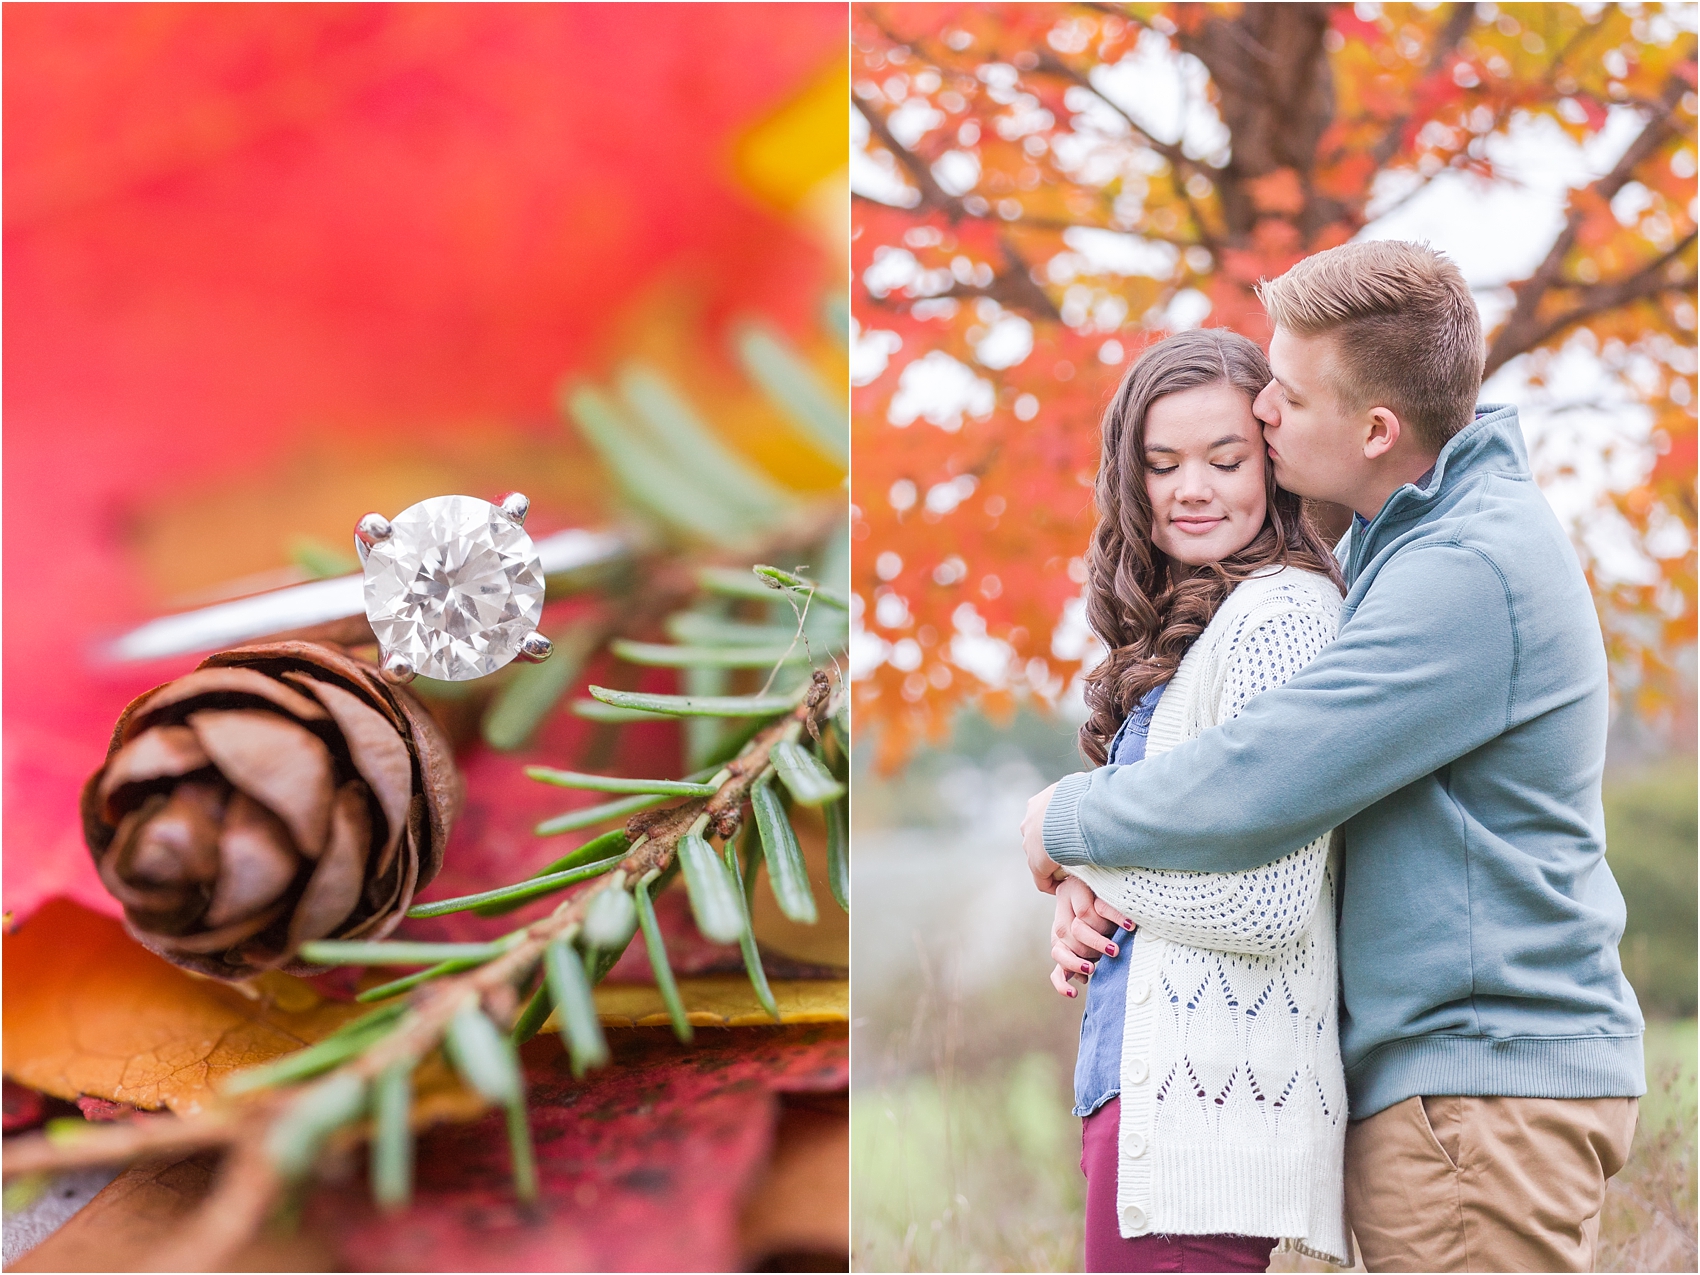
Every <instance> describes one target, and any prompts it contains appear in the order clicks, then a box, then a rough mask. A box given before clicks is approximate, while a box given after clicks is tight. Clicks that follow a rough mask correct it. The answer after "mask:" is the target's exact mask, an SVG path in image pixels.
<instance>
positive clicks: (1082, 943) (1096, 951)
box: [1051, 876, 1133, 1000]
mask: <svg viewBox="0 0 1700 1275" xmlns="http://www.w3.org/2000/svg"><path fill="white" fill-rule="evenodd" d="M1055 892H1056V896H1057V908H1056V915H1055V917H1054V918H1053V920H1052V923H1051V959H1052V960H1054V961H1055V962H1056V963H1057V964H1056V968H1055V969H1053V970H1052V971H1051V986H1052V987H1054V988H1056V989H1057V993H1058V995H1061V996H1067V997H1069V998H1070V999H1071V1000H1072V999H1073V998H1074V996H1075V995H1076V994H1077V993H1076V992H1075V990H1074V988H1073V987H1072V986H1070V984H1071V983H1076V982H1080V983H1084V982H1085V981H1086V980H1087V979H1089V978H1091V977H1092V966H1093V963H1094V962H1095V961H1097V959H1098V958H1099V957H1100V956H1115V955H1116V954H1117V953H1119V952H1120V951H1121V948H1120V947H1119V946H1118V945H1117V944H1116V943H1115V942H1114V941H1113V940H1112V939H1110V937H1109V935H1111V934H1113V933H1114V932H1115V929H1116V927H1117V926H1118V925H1120V926H1121V927H1122V928H1124V929H1127V930H1132V929H1133V922H1131V921H1129V920H1128V919H1127V918H1125V917H1123V916H1122V915H1121V914H1120V913H1118V912H1116V911H1115V910H1114V909H1113V908H1109V907H1106V906H1105V905H1104V904H1103V903H1101V902H1100V901H1099V899H1098V897H1097V896H1096V895H1095V894H1093V893H1092V891H1091V889H1090V888H1089V887H1088V886H1087V884H1086V883H1085V882H1084V881H1082V880H1080V878H1078V877H1071V876H1064V877H1063V879H1062V880H1061V881H1060V882H1058V883H1057V884H1056V887H1055Z"/></svg>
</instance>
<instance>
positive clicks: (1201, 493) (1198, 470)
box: [1175, 465, 1215, 505]
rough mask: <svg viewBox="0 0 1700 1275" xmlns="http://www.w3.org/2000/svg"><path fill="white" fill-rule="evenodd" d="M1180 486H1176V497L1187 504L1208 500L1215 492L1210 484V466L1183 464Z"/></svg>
mask: <svg viewBox="0 0 1700 1275" xmlns="http://www.w3.org/2000/svg"><path fill="white" fill-rule="evenodd" d="M1180 478H1181V481H1180V486H1178V487H1176V488H1175V499H1176V500H1180V501H1185V502H1186V503H1187V504H1189V505H1190V504H1198V503H1199V502H1200V501H1207V500H1209V499H1210V498H1211V496H1213V495H1214V494H1215V492H1214V491H1213V489H1212V488H1211V485H1210V467H1209V466H1208V465H1182V466H1181V473H1180Z"/></svg>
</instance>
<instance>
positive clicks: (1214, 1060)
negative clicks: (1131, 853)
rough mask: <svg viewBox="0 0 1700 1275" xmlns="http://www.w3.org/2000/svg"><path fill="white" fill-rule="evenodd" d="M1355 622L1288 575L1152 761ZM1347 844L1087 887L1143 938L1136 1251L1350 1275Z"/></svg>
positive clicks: (1325, 586) (1205, 669)
mask: <svg viewBox="0 0 1700 1275" xmlns="http://www.w3.org/2000/svg"><path fill="white" fill-rule="evenodd" d="M1339 620H1340V593H1339V591H1338V590H1337V589H1336V588H1335V587H1334V585H1333V584H1332V583H1330V582H1329V580H1328V579H1327V578H1326V577H1324V576H1320V575H1316V574H1314V573H1312V572H1308V571H1301V570H1298V569H1297V568H1293V567H1286V568H1281V569H1279V570H1277V571H1273V572H1270V573H1269V574H1266V575H1262V576H1258V577H1256V578H1253V579H1251V580H1247V581H1245V582H1244V583H1242V584H1240V585H1239V586H1238V587H1237V588H1236V589H1235V590H1234V591H1233V592H1232V593H1230V594H1229V595H1228V597H1227V598H1226V599H1225V600H1224V601H1223V603H1222V606H1221V607H1220V609H1219V610H1218V611H1217V612H1216V616H1215V618H1214V619H1213V620H1211V622H1210V624H1209V626H1208V627H1206V629H1205V630H1204V632H1203V633H1201V634H1200V635H1199V636H1198V638H1197V640H1196V641H1194V643H1193V644H1192V648H1191V649H1190V650H1189V651H1188V652H1187V654H1186V657H1185V658H1184V659H1183V660H1182V661H1181V663H1180V667H1179V668H1178V669H1176V671H1175V676H1174V678H1173V680H1171V681H1170V683H1169V685H1168V688H1167V689H1166V690H1165V691H1164V692H1163V697H1162V699H1161V700H1159V701H1158V704H1157V711H1156V713H1155V714H1154V715H1153V716H1152V719H1151V733H1150V737H1149V742H1148V743H1147V745H1146V756H1148V757H1150V756H1155V755H1156V754H1158V753H1162V752H1166V751H1167V750H1169V749H1171V748H1173V747H1175V746H1176V745H1177V744H1180V743H1183V742H1185V741H1186V740H1189V739H1192V738H1194V737H1196V736H1197V735H1198V734H1199V733H1200V732H1202V731H1205V730H1208V729H1209V728H1210V727H1212V726H1214V725H1216V724H1217V723H1218V722H1223V721H1226V720H1228V719H1229V718H1231V717H1235V716H1237V715H1238V714H1239V713H1240V712H1241V711H1242V710H1243V709H1244V708H1245V705H1246V703H1247V702H1248V701H1249V700H1251V699H1252V697H1253V696H1255V695H1258V694H1260V693H1261V692H1263V691H1266V690H1268V689H1269V688H1270V687H1272V686H1279V685H1280V684H1281V683H1283V682H1285V681H1286V680H1287V679H1288V678H1290V677H1291V676H1293V674H1294V673H1296V672H1298V670H1299V669H1301V668H1303V667H1304V666H1305V665H1306V664H1308V663H1309V662H1310V661H1311V660H1312V659H1313V658H1314V657H1315V656H1316V654H1317V653H1318V652H1319V651H1321V650H1322V648H1323V647H1324V646H1326V645H1327V644H1328V643H1329V642H1330V641H1331V640H1332V639H1333V637H1334V635H1335V632H1336V631H1337V629H1338V627H1339ZM1223 799H1224V800H1232V799H1233V795H1232V794H1231V793H1224V794H1223ZM1336 841H1337V838H1336V836H1335V834H1333V833H1328V834H1325V835H1323V836H1321V837H1318V838H1317V839H1316V840H1315V841H1313V842H1311V843H1310V844H1309V845H1307V846H1305V847H1303V848H1302V849H1299V850H1295V851H1294V852H1293V853H1291V854H1288V855H1285V856H1283V857H1282V858H1279V859H1276V860H1275V861H1274V862H1272V863H1268V864H1265V865H1263V866H1262V867H1260V868H1255V869H1252V870H1251V871H1249V872H1176V871H1166V870H1159V869H1149V868H1134V869H1130V870H1120V869H1110V868H1098V867H1078V868H1071V869H1070V871H1071V872H1073V873H1074V875H1076V876H1078V877H1079V878H1080V879H1081V880H1083V881H1085V882H1086V884H1087V885H1089V886H1090V887H1091V888H1092V890H1093V891H1094V892H1095V893H1096V894H1097V895H1098V897H1099V898H1101V899H1103V900H1104V901H1105V902H1106V903H1109V904H1111V905H1112V906H1114V907H1117V908H1119V909H1120V910H1121V911H1122V912H1124V913H1125V914H1126V915H1127V916H1129V917H1130V918H1131V919H1132V920H1133V921H1135V922H1136V923H1137V925H1138V927H1139V928H1138V930H1137V931H1136V932H1135V933H1134V935H1133V938H1132V941H1131V950H1130V952H1129V954H1128V961H1129V965H1128V974H1127V1018H1126V1022H1125V1025H1124V1027H1123V1036H1122V1061H1121V1084H1122V1088H1121V1130H1120V1154H1119V1157H1118V1164H1117V1180H1116V1211H1117V1215H1118V1217H1119V1218H1120V1221H1121V1233H1122V1234H1123V1235H1124V1236H1128V1237H1132V1236H1136V1235H1145V1234H1168V1235H1221V1234H1229V1235H1268V1236H1273V1237H1275V1238H1277V1239H1279V1240H1280V1241H1281V1248H1283V1249H1289V1250H1291V1249H1297V1250H1298V1251H1300V1252H1302V1253H1305V1254H1307V1255H1309V1256H1312V1257H1316V1258H1320V1259H1322V1260H1324V1261H1330V1262H1334V1263H1336V1264H1338V1265H1341V1266H1349V1265H1351V1263H1352V1252H1351V1247H1350V1241H1349V1239H1348V1231H1347V1227H1346V1218H1345V1201H1344V1189H1343V1187H1344V1184H1343V1180H1342V1165H1343V1159H1344V1153H1345V1136H1346V1083H1345V1074H1344V1072H1343V1070H1342V1068H1341V1063H1340V1043H1339V1032H1338V1014H1337V1004H1338V991H1337V981H1338V980H1337V977H1336V972H1337V964H1336V956H1335V943H1334V879H1335V874H1336V872H1337V870H1338V868H1337V854H1338V851H1337V847H1336Z"/></svg>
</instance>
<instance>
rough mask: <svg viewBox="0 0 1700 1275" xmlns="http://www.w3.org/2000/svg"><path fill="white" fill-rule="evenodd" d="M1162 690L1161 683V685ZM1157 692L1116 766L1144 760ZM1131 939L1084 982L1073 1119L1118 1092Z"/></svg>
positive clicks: (1144, 703)
mask: <svg viewBox="0 0 1700 1275" xmlns="http://www.w3.org/2000/svg"><path fill="white" fill-rule="evenodd" d="M1165 685H1167V683H1165ZM1162 698H1163V687H1162V686H1153V687H1152V688H1151V689H1150V690H1148V691H1146V692H1145V694H1144V696H1142V697H1141V699H1140V701H1139V703H1137V704H1135V705H1134V706H1133V711H1132V712H1131V713H1129V714H1128V715H1127V720H1126V721H1124V722H1122V725H1121V729H1120V730H1118V731H1117V732H1116V737H1115V738H1114V739H1112V740H1111V741H1110V749H1109V758H1108V760H1109V761H1110V763H1111V764H1113V765H1116V766H1131V765H1132V764H1133V763H1134V762H1136V761H1144V760H1145V741H1146V739H1147V738H1148V737H1149V736H1150V734H1151V715H1152V714H1153V713H1155V712H1156V711H1157V701H1158V700H1160V699H1162ZM1131 942H1132V936H1131V935H1129V934H1127V933H1126V932H1125V931H1121V930H1118V931H1117V932H1116V945H1117V949H1118V955H1116V956H1113V957H1112V956H1100V957H1099V958H1098V964H1097V967H1096V968H1095V969H1094V970H1093V971H1092V977H1091V978H1090V979H1088V980H1087V982H1086V1016H1085V1017H1084V1018H1082V1019H1081V1020H1080V1052H1079V1053H1078V1054H1076V1055H1075V1060H1074V1114H1075V1115H1077V1116H1089V1115H1091V1114H1092V1113H1093V1112H1094V1111H1096V1110H1098V1108H1099V1107H1102V1106H1103V1105H1104V1104H1105V1103H1106V1102H1108V1101H1109V1100H1110V1099H1111V1098H1114V1097H1115V1096H1116V1095H1117V1094H1119V1093H1121V1091H1122V1022H1123V1020H1125V1019H1126V1017H1127V962H1128V954H1127V953H1128V948H1129V946H1130V944H1131Z"/></svg>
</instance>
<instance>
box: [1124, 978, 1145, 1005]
mask: <svg viewBox="0 0 1700 1275" xmlns="http://www.w3.org/2000/svg"><path fill="white" fill-rule="evenodd" d="M1127 994H1128V999H1129V1000H1131V1001H1132V1002H1133V1003H1134V1004H1135V1005H1143V1004H1145V1001H1146V998H1147V997H1149V996H1150V995H1151V984H1150V983H1148V982H1146V981H1145V980H1144V979H1143V978H1136V979H1134V980H1133V982H1132V983H1131V984H1129V985H1128V989H1127Z"/></svg>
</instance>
